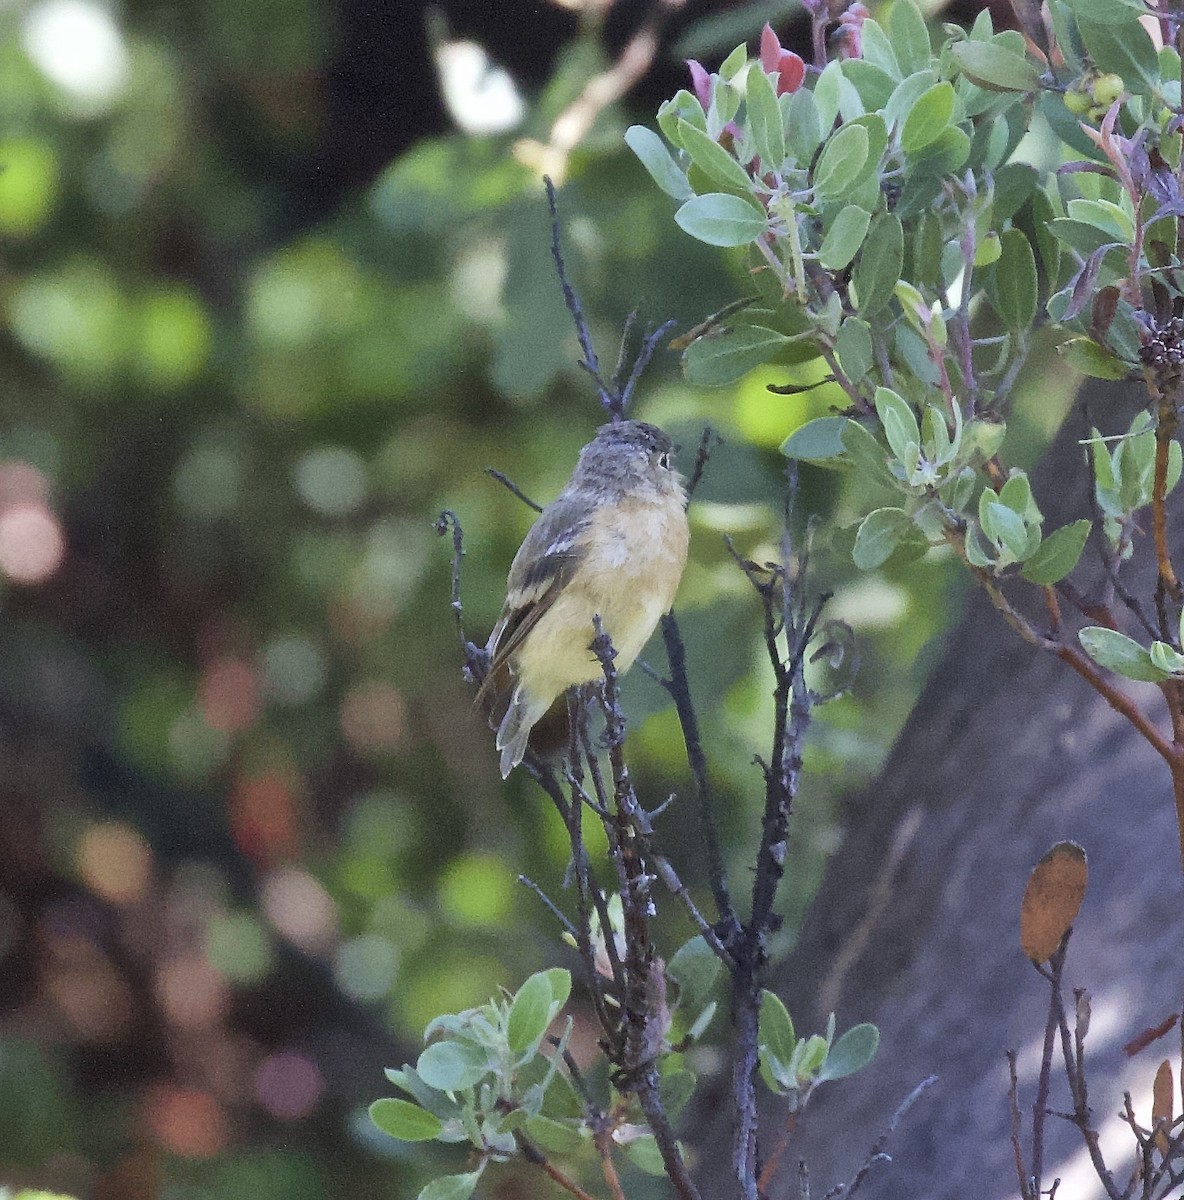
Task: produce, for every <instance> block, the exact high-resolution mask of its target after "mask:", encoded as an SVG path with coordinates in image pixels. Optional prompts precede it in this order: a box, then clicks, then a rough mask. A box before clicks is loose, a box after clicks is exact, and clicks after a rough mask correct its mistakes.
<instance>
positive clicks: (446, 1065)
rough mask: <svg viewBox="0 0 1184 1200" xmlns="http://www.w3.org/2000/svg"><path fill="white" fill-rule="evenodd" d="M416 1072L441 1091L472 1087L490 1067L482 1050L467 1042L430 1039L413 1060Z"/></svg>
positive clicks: (428, 1083) (429, 1085)
mask: <svg viewBox="0 0 1184 1200" xmlns="http://www.w3.org/2000/svg"><path fill="white" fill-rule="evenodd" d="M415 1071H416V1074H418V1075H419V1077H420V1078H421V1079H422V1080H423V1081H424V1083H426V1084H427V1085H428V1087H434V1088H435V1089H436V1090H437V1091H440V1092H456V1091H460V1090H462V1089H463V1088H469V1087H472V1086H473V1085H474V1084H475V1083H477V1082H478V1081H479V1080H480V1079H481V1078H482V1077H483V1076H484V1075H485V1074H486V1073H487V1072H488V1071H489V1059H488V1057H487V1056H486V1054H485V1052H484V1051H483V1050H481V1049H479V1048H478V1047H477V1046H474V1045H473V1044H472V1043H470V1042H460V1041H444V1042H433V1043H432V1045H430V1046H429V1047H428V1048H427V1049H426V1050H425V1051H424V1052H423V1053H422V1054H421V1055H420V1056H419V1062H417V1063H416V1064H415Z"/></svg>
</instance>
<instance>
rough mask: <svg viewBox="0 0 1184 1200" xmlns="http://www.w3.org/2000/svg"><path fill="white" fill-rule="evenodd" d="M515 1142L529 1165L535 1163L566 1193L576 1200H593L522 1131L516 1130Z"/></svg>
mask: <svg viewBox="0 0 1184 1200" xmlns="http://www.w3.org/2000/svg"><path fill="white" fill-rule="evenodd" d="M514 1141H515V1142H516V1143H517V1145H518V1149H519V1150H521V1151H522V1157H523V1158H524V1159H526V1161H527V1162H528V1163H533V1164H534V1165H535V1166H536V1167H541V1168H542V1169H543V1171H544V1172H545V1173H546V1174H547V1175H549V1176H550V1177H551V1178H552V1179H553V1180H554V1181H555V1182H556V1183H557V1184H559V1186H560V1187H561V1188H563V1190H564V1191H565V1192H568V1193H570V1194H571V1195H573V1196H575V1197H576V1200H593V1197H592V1196H590V1195H589V1194H588V1193H587V1192H586V1191H584V1189H583V1188H582V1187H580V1185H579V1184H578V1183H576V1182H575V1181H574V1180H571V1179H568V1177H567V1176H566V1175H564V1173H563V1172H562V1171H561V1170H559V1168H558V1167H555V1166H553V1165H552V1164H551V1163H550V1162H549V1161H548V1159H547V1156H546V1155H545V1154H544V1153H543V1152H542V1151H541V1150H540V1149H539V1148H538V1147H537V1146H536V1145H535V1144H534V1142H532V1141H531V1140H530V1138H528V1137H527V1136H526V1134H524V1133H523V1132H522V1130H520V1129H515V1130H514Z"/></svg>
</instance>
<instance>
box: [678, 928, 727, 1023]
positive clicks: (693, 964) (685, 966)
mask: <svg viewBox="0 0 1184 1200" xmlns="http://www.w3.org/2000/svg"><path fill="white" fill-rule="evenodd" d="M722 966H723V964H722V963H721V962H720V961H719V958H718V956H717V955H716V953H715V951H714V950H712V948H711V947H710V946H709V945H708V944H707V943H706V942H705V941H704V940H703V938H702V937H701V936H698V935H696V936H695V937H693V938H691V939H690V941H688V942H684V943H683V944H682V945H681V946H679V948H678V950H677V951H676V952H675V955H674V957H673V958H672V959H671V960H670V961H669V962H668V963H667V964H666V973H667V974H668V975H669V976H670V978H671V979H673V980H674V982H675V983H677V984H678V1007H679V1008H680V1009H686V1008H698V1006H699V1005H700V1004H702V1003H703V1001H704V1000H706V999H707V996H708V994H709V993H710V992H711V989H712V988H713V987H714V986H715V981H716V980H717V979H718V978H719V972H720V968H721V967H722Z"/></svg>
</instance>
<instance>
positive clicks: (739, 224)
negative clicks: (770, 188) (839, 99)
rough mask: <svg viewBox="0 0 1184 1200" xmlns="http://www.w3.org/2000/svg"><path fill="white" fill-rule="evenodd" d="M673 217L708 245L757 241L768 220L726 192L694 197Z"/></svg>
mask: <svg viewBox="0 0 1184 1200" xmlns="http://www.w3.org/2000/svg"><path fill="white" fill-rule="evenodd" d="M865 136H866V135H865ZM674 219H675V221H676V222H677V223H678V226H679V228H680V229H682V230H683V231H684V232H686V233H689V234H690V235H691V237H693V238H695V239H697V240H698V241H700V242H706V243H707V244H708V245H709V246H746V245H748V243H749V242H755V241H756V239H757V238H758V237H760V236H761V234H762V233H764V232H765V228H766V226H767V224H768V221H767V219H766V217H765V215H764V214H763V213H762V212H761V211H760V210H759V209H757V208H756V207H755V206H754V205H752V204H750V203H748V201H747V200H741V199H740V197H739V196H732V195H729V194H728V193H726V192H708V193H707V194H706V195H705V196H694V197H692V198H691V199H690V200H688V201H687V202H686V203H685V204H684V205H683V206H682V207H681V208H680V209H679V210H678V211H677V212H676V213H675V214H674Z"/></svg>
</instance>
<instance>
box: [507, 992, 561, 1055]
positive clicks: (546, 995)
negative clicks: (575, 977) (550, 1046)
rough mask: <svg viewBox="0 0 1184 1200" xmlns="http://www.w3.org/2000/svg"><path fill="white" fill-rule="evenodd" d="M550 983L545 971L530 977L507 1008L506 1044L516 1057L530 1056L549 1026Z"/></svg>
mask: <svg viewBox="0 0 1184 1200" xmlns="http://www.w3.org/2000/svg"><path fill="white" fill-rule="evenodd" d="M551 1000H552V996H551V981H550V980H549V979H548V978H547V974H546V972H545V971H540V972H539V973H538V974H537V975H532V976H531V977H530V978H529V979H528V980H527V981H526V982H525V983H524V984H523V985H522V986H521V987H520V988H519V989H518V992H517V995H515V997H514V1003H513V1004H511V1005H510V1019H509V1021H508V1023H507V1025H506V1040H507V1041H508V1042H509V1043H510V1051H511V1053H513V1054H514V1055H516V1056H518V1057H522V1056H523V1055H525V1054H533V1053H534V1050H535V1047H536V1046H537V1045H538V1043H539V1042H540V1041H541V1040H542V1036H543V1034H544V1033H546V1032H547V1026H548V1025H549V1024H550V1023H551Z"/></svg>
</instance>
